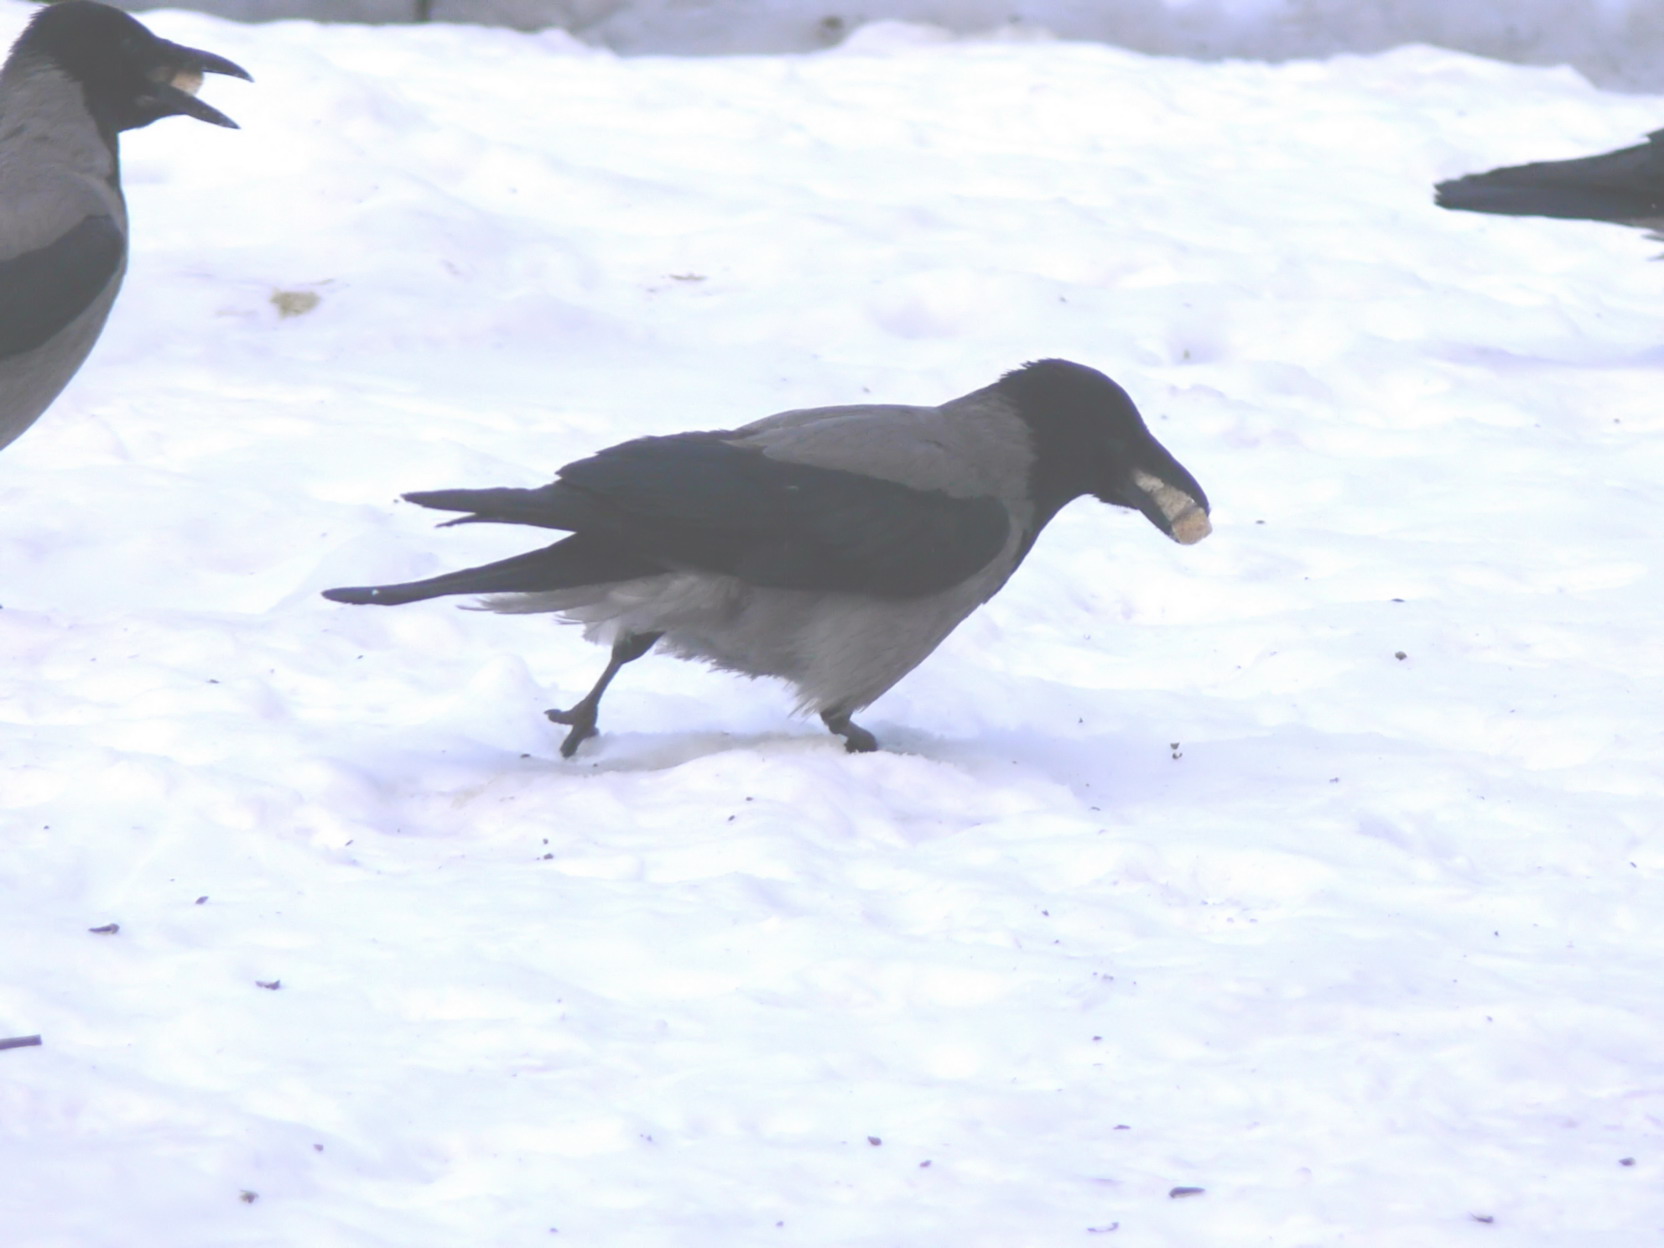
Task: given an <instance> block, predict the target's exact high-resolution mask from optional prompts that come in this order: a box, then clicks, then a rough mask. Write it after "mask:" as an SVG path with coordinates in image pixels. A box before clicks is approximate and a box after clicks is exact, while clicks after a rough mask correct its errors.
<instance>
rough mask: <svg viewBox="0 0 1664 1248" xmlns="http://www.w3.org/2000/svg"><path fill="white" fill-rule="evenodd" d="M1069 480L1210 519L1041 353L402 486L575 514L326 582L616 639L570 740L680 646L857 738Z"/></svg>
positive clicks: (1068, 494) (1085, 382)
mask: <svg viewBox="0 0 1664 1248" xmlns="http://www.w3.org/2000/svg"><path fill="white" fill-rule="evenodd" d="M1084 494H1090V495H1092V496H1093V497H1095V498H1097V499H1099V500H1101V501H1103V502H1106V503H1113V504H1114V505H1116V506H1118V507H1128V508H1131V509H1132V510H1134V511H1139V512H1142V513H1143V514H1144V515H1145V516H1146V517H1147V518H1148V519H1149V521H1150V522H1151V523H1152V524H1154V525H1155V526H1156V527H1157V528H1158V529H1160V530H1161V531H1162V532H1163V533H1165V534H1167V536H1169V537H1171V538H1172V539H1173V540H1174V541H1178V542H1183V543H1185V544H1189V543H1191V542H1199V541H1201V540H1202V538H1204V537H1206V536H1207V535H1208V533H1209V532H1210V531H1211V528H1210V525H1209V522H1208V500H1207V496H1206V495H1205V494H1203V493H1202V487H1201V486H1199V485H1197V484H1196V479H1195V478H1194V477H1192V476H1191V475H1190V474H1189V473H1188V472H1186V471H1185V470H1184V468H1183V467H1182V466H1181V465H1180V464H1179V462H1178V461H1177V460H1176V459H1174V458H1173V457H1172V456H1171V455H1170V454H1168V453H1167V451H1166V449H1165V448H1164V447H1163V446H1162V445H1161V444H1160V443H1159V442H1157V441H1156V440H1155V439H1154V438H1153V437H1151V436H1150V431H1149V430H1148V429H1146V428H1145V427H1144V421H1143V420H1142V419H1141V418H1140V417H1139V414H1138V409H1137V408H1135V407H1134V406H1133V404H1132V400H1131V399H1129V398H1128V397H1127V394H1126V392H1125V391H1124V390H1122V389H1121V387H1120V386H1118V385H1116V384H1115V383H1114V382H1113V381H1111V380H1110V379H1109V378H1108V377H1105V376H1104V375H1103V374H1102V373H1100V372H1098V371H1096V370H1095V369H1091V368H1087V367H1085V366H1084V365H1081V364H1072V363H1070V362H1069V361H1067V360H1040V361H1038V362H1036V363H1032V364H1027V365H1024V366H1023V367H1022V368H1019V369H1016V370H1014V371H1012V372H1009V373H1007V374H1006V375H1005V376H1003V377H1001V378H1000V379H999V380H998V381H997V382H995V383H994V384H993V385H991V386H986V387H984V388H983V389H981V390H977V391H974V392H972V393H971V394H967V395H965V396H963V397H962V398H957V399H954V400H952V401H951V402H948V403H944V404H942V405H941V406H940V407H901V406H889V405H877V404H873V405H861V406H856V407H816V408H806V409H803V410H799V411H790V412H781V413H779V414H778V415H775V416H769V417H766V418H764V419H762V420H759V421H755V422H754V423H752V424H749V425H745V426H743V427H741V428H739V429H731V430H720V431H716V432H708V433H678V434H671V435H669V436H668V437H654V438H638V439H636V440H635V441H633V442H625V443H622V444H621V445H619V446H614V447H610V448H609V449H607V450H604V451H602V452H600V453H599V454H597V455H593V456H591V457H590V458H588V459H580V460H578V461H577V462H576V463H572V464H568V465H567V466H566V467H564V468H562V469H561V470H560V472H559V473H558V474H556V479H555V481H554V482H552V483H551V484H549V485H545V486H543V487H541V488H539V489H532V490H516V489H496V490H435V491H431V492H427V493H420V494H406V495H405V498H407V499H409V500H410V501H411V502H413V503H418V504H420V505H421V506H423V507H433V508H436V509H438V510H440V511H458V512H465V513H467V514H466V515H464V516H462V517H461V518H459V519H456V520H451V521H448V522H447V523H448V524H468V523H473V522H477V521H491V522H496V523H503V524H526V525H532V526H535V527H537V528H545V529H558V530H561V531H563V532H566V533H570V534H571V536H570V537H566V538H563V539H562V540H560V541H558V542H556V543H555V544H554V545H552V546H547V547H544V548H543V549H542V550H536V551H532V552H530V553H529V554H524V555H516V556H514V557H513V558H510V559H504V560H501V561H500V562H497V563H491V564H486V565H485V566H483V567H478V568H470V569H468V570H467V571H464V572H452V573H448V574H446V575H444V576H436V577H433V578H432V579H430V580H425V581H415V582H412V583H410V584H406V585H383V586H378V587H374V588H359V589H331V590H327V591H325V593H324V597H325V598H329V599H332V600H334V601H335V602H349V603H375V604H378V605H382V606H395V605H398V604H400V603H406V602H418V601H420V600H422V599H425V598H435V597H439V596H442V595H445V594H486V595H490V597H487V598H486V599H485V601H484V603H483V604H482V605H483V606H484V607H486V608H487V609H489V610H492V611H502V612H544V611H547V612H554V613H555V614H557V615H560V616H562V617H564V618H565V619H566V620H567V621H569V622H573V623H578V624H582V625H584V628H585V636H586V637H588V638H589V639H590V640H592V641H597V642H600V643H602V644H610V645H611V646H612V659H611V661H610V662H609V663H608V664H607V666H606V670H605V671H603V672H602V673H601V678H600V679H599V680H598V681H597V682H596V684H595V687H594V688H593V689H591V690H590V691H589V693H588V694H587V695H586V696H585V697H584V698H583V699H581V700H580V701H579V702H578V703H577V704H576V705H574V706H573V707H571V708H570V709H569V710H564V711H549V712H548V716H549V718H550V719H552V720H554V721H555V722H556V723H560V724H566V725H568V726H569V727H570V728H571V731H570V732H568V733H567V735H566V739H565V741H564V742H563V743H562V744H561V747H560V752H561V754H562V755H563V756H564V757H567V758H570V757H571V756H572V753H573V751H574V750H576V749H577V748H578V746H579V745H580V744H581V743H582V742H583V741H584V740H586V739H587V738H589V737H592V736H594V735H595V722H596V713H597V710H598V708H599V707H600V703H601V695H602V694H603V693H605V692H606V688H607V685H608V684H609V683H610V682H611V680H612V678H613V677H614V676H615V675H617V673H618V670H619V668H621V667H623V666H624V664H626V663H628V662H630V661H631V660H633V659H638V658H640V657H641V656H642V655H644V654H646V653H647V651H648V650H650V649H652V647H653V646H654V644H655V643H658V642H660V641H662V642H663V643H664V645H665V648H666V649H668V650H669V651H670V652H671V653H672V654H675V655H678V656H680V657H682V658H688V659H702V660H704V661H706V662H708V663H711V664H713V665H714V666H716V667H719V668H724V669H726V670H729V671H734V672H741V673H744V674H745V675H747V676H778V677H781V678H783V679H785V680H787V681H790V682H791V683H792V684H793V685H795V686H796V687H797V693H798V701H799V710H812V711H815V712H817V713H819V715H820V717H821V719H822V720H823V721H824V722H825V724H826V726H827V727H828V728H829V729H831V731H833V732H834V733H837V734H838V735H839V736H841V737H842V738H843V739H844V743H845V747H846V748H847V749H849V750H850V751H852V752H863V751H867V750H873V749H876V748H877V747H878V742H877V741H876V740H874V738H873V736H872V734H871V733H870V732H868V731H866V729H864V728H861V727H860V726H858V725H856V724H854V723H851V722H850V716H851V715H852V714H853V713H854V712H856V711H858V710H860V709H861V708H862V707H864V706H867V705H868V704H870V703H871V702H873V701H874V700H875V699H877V698H878V696H879V695H880V694H882V693H883V692H884V691H885V690H887V689H888V688H890V686H891V685H893V684H895V683H896V681H898V680H900V679H901V678H902V677H903V676H905V675H906V674H907V673H908V672H910V671H912V670H913V668H914V667H916V666H917V665H918V664H919V663H920V662H921V661H922V660H923V659H924V658H925V656H926V655H928V654H929V653H930V652H931V651H932V650H934V649H935V648H936V647H937V646H938V645H940V644H941V642H942V639H943V638H944V637H946V636H947V635H948V634H949V633H950V632H952V631H953V630H954V628H956V627H957V626H958V624H959V622H960V621H961V620H963V619H964V618H965V617H966V616H968V615H969V614H970V613H971V612H972V611H974V610H976V608H977V607H979V606H981V605H982V604H983V603H984V602H987V601H988V599H990V598H992V597H993V596H994V594H995V593H997V592H998V591H999V589H1000V587H1001V586H1002V585H1004V584H1005V582H1006V579H1007V578H1008V577H1010V575H1011V574H1012V572H1014V571H1015V570H1016V568H1017V565H1018V564H1020V563H1021V562H1022V561H1023V557H1024V556H1025V555H1026V554H1028V551H1029V548H1030V547H1031V546H1033V544H1034V540H1035V538H1037V537H1038V536H1039V535H1040V530H1041V529H1043V528H1044V527H1045V526H1046V522H1047V521H1049V520H1050V519H1051V518H1052V517H1053V516H1055V515H1056V514H1057V513H1058V511H1059V510H1060V509H1061V508H1062V507H1063V506H1064V504H1066V503H1068V502H1070V501H1071V500H1073V499H1076V498H1079V497H1081V496H1082V495H1084Z"/></svg>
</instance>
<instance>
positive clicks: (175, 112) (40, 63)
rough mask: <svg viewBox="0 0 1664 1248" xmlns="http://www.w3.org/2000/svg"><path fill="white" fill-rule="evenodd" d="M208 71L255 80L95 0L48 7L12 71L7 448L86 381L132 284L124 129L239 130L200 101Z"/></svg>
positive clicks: (3, 144)
mask: <svg viewBox="0 0 1664 1248" xmlns="http://www.w3.org/2000/svg"><path fill="white" fill-rule="evenodd" d="M204 74H226V75H229V76H231V77H233V78H245V79H246V78H248V76H249V75H248V73H247V72H246V71H245V70H243V69H242V68H241V67H240V66H238V65H234V64H232V63H231V62H230V61H228V60H226V59H225V58H224V57H221V56H215V55H214V54H213V53H212V52H201V51H198V50H197V49H195V48H187V47H182V46H181V45H179V44H177V43H169V42H168V41H167V40H166V39H161V38H158V37H157V36H156V35H154V34H152V33H151V32H150V31H149V30H148V29H146V28H145V26H144V25H143V24H142V23H140V22H138V21H137V20H135V19H134V18H132V17H129V16H128V15H127V14H126V13H123V12H122V11H121V10H120V9H114V8H111V7H110V6H109V5H105V4H95V3H93V2H92V0H59V3H57V4H53V5H50V6H48V7H46V8H44V9H42V10H41V11H40V12H38V13H36V14H35V16H34V17H33V18H31V19H30V21H29V25H28V27H27V28H26V29H25V30H24V32H23V34H22V35H21V36H20V37H19V38H18V40H17V42H16V43H15V44H14V45H13V46H12V50H11V55H10V56H8V57H7V58H6V63H5V65H4V66H3V67H0V447H4V446H6V445H7V444H8V443H10V442H11V441H13V440H14V439H15V438H17V437H18V435H20V434H21V433H22V432H23V431H24V430H25V429H27V428H28V427H29V426H30V425H32V424H33V423H34V422H35V420H36V419H37V418H38V417H39V416H40V414H41V413H42V412H44V411H45V410H46V409H47V407H48V406H50V404H51V403H52V401H53V400H54V399H55V398H57V397H58V392H59V391H60V390H62V389H63V388H64V386H65V385H67V384H68V382H69V379H70V378H71V377H73V376H74V375H75V372H76V370H77V369H79V368H80V367H81V363H82V361H84V360H85V359H86V358H87V354H88V352H90V351H91V350H92V347H93V344H94V343H95V342H97V341H98V335H99V333H100V332H101V331H102V330H103V328H104V321H105V319H106V318H107V317H108V316H109V314H110V308H111V306H112V305H113V304H114V303H115V298H116V293H117V291H119V290H120V289H121V279H122V276H123V275H124V274H125V272H126V270H127V205H126V202H125V200H124V199H123V197H122V191H121V158H120V150H119V146H118V136H119V135H120V133H121V132H122V131H123V130H136V129H138V128H139V127H140V126H148V125H149V124H150V123H151V122H153V121H158V120H160V119H161V118H163V117H173V116H182V117H195V118H196V119H197V120H199V121H206V122H209V123H211V124H213V125H216V126H229V127H231V128H233V129H235V128H236V124H237V123H236V122H234V121H232V120H231V119H230V118H229V117H227V116H226V115H225V114H224V113H222V112H220V111H219V110H218V109H217V108H213V107H211V106H210V105H208V104H204V103H203V102H202V101H201V100H199V99H197V98H196V91H197V89H198V88H199V87H200V86H201V85H202V76H203V75H204Z"/></svg>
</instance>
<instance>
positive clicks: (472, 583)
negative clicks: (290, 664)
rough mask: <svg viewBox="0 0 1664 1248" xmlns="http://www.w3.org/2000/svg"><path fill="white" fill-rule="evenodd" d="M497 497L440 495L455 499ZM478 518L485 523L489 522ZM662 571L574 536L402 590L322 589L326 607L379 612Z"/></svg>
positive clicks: (376, 587)
mask: <svg viewBox="0 0 1664 1248" xmlns="http://www.w3.org/2000/svg"><path fill="white" fill-rule="evenodd" d="M497 492H498V491H494V490H455V491H440V493H454V494H493V493H497ZM508 492H510V493H513V492H515V491H508ZM519 492H520V493H529V492H530V491H519ZM413 501H416V500H414V499H413ZM478 518H479V519H482V520H484V519H493V518H494V517H488V516H480V517H478ZM663 571H665V569H664V568H663V567H662V566H660V565H659V564H657V563H654V562H652V561H651V560H648V559H644V558H642V557H640V556H638V555H631V554H629V553H627V552H624V551H620V550H617V549H616V548H613V547H611V546H608V545H606V544H604V543H600V542H596V541H592V540H589V539H586V538H583V537H580V536H573V537H569V538H566V539H565V540H564V541H559V542H556V543H555V544H554V545H553V546H545V547H544V548H543V549H542V550H534V551H530V552H528V553H526V554H524V555H515V556H513V557H512V558H509V559H499V560H498V561H497V562H496V563H487V564H484V565H482V566H480V567H477V568H466V569H464V570H463V571H461V572H447V573H445V574H444V575H443V576H434V577H429V578H428V579H427V580H425V581H407V582H405V583H404V584H402V585H367V586H357V587H347V588H343V589H326V590H324V597H325V598H328V599H329V600H330V601H331V602H349V603H353V604H355V605H360V606H362V605H366V604H373V605H375V606H378V607H397V606H401V605H402V604H404V603H407V602H421V601H422V600H423V599H426V598H443V597H445V596H446V595H447V594H538V593H546V592H548V591H549V590H554V589H571V588H573V587H574V586H577V585H604V584H607V583H609V582H612V581H629V580H634V579H635V578H636V577H639V576H653V575H655V574H657V573H660V572H663Z"/></svg>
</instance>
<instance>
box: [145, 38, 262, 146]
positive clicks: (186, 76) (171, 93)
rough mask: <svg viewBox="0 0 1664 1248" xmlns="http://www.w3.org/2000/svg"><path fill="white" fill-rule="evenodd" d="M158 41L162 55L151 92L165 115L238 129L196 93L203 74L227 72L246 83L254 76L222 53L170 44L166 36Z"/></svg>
mask: <svg viewBox="0 0 1664 1248" xmlns="http://www.w3.org/2000/svg"><path fill="white" fill-rule="evenodd" d="M157 42H158V44H159V45H160V46H159V47H158V51H159V52H160V54H161V55H160V57H159V58H158V63H157V66H156V68H155V69H154V70H153V71H151V74H150V77H151V80H152V81H153V82H154V83H155V84H156V85H155V87H154V88H153V89H152V91H151V94H152V96H153V98H154V99H155V100H156V102H157V104H158V105H160V111H161V113H162V115H164V116H168V115H172V114H180V115H182V116H185V117H195V118H196V119H197V120H198V121H206V122H208V123H209V124H210V125H215V126H226V127H228V128H230V129H232V130H235V129H237V128H238V126H237V123H236V122H234V121H232V120H231V118H229V117H227V116H226V115H225V114H224V113H222V112H220V110H219V109H217V108H215V107H213V106H212V105H210V104H204V103H203V102H202V101H201V100H199V99H197V98H196V93H197V92H198V91H199V90H201V89H202V76H203V75H204V74H224V75H225V76H226V77H228V78H241V79H243V80H244V81H245V82H253V81H254V77H253V75H252V74H250V73H249V72H248V70H246V69H244V68H243V67H242V66H241V65H238V64H236V63H235V62H234V61H228V60H226V59H225V58H224V57H223V56H215V55H214V54H213V53H212V52H203V51H201V50H199V49H197V48H187V47H185V46H184V45H183V44H178V43H169V42H168V41H167V40H165V39H162V40H158V41H157Z"/></svg>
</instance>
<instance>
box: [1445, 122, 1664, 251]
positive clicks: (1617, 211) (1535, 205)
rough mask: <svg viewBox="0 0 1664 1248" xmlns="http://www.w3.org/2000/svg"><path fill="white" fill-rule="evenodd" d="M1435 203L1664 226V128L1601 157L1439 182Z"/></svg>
mask: <svg viewBox="0 0 1664 1248" xmlns="http://www.w3.org/2000/svg"><path fill="white" fill-rule="evenodd" d="M1434 202H1435V203H1437V204H1438V206H1439V207H1441V208H1456V209H1460V210H1462V211H1463V212H1494V213H1498V214H1500V215H1502V216H1505V217H1566V218H1570V219H1572V220H1579V221H1610V222H1612V223H1613V224H1615V225H1632V226H1635V227H1637V228H1638V229H1644V230H1651V231H1653V232H1654V233H1653V236H1654V237H1664V235H1661V234H1659V231H1660V230H1661V229H1664V130H1655V131H1654V132H1653V133H1652V134H1650V135H1648V136H1647V141H1646V142H1645V143H1641V144H1638V145H1637V146H1635V147H1626V148H1623V149H1621V150H1619V151H1616V152H1607V153H1606V154H1605V155H1603V156H1584V157H1581V158H1579V159H1577V160H1548V161H1540V162H1538V163H1537V164H1533V165H1511V166H1509V167H1507V168H1505V169H1492V170H1491V171H1490V172H1489V173H1472V174H1469V175H1468V176H1467V177H1465V178H1456V179H1454V180H1453V181H1450V182H1440V183H1439V184H1438V186H1437V187H1435V188H1434Z"/></svg>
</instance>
